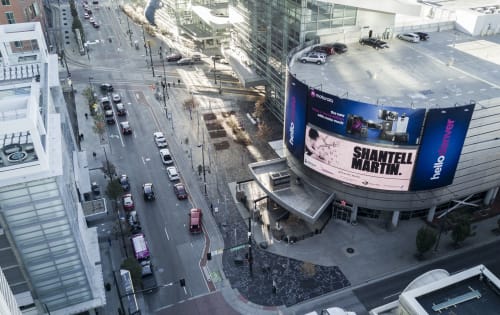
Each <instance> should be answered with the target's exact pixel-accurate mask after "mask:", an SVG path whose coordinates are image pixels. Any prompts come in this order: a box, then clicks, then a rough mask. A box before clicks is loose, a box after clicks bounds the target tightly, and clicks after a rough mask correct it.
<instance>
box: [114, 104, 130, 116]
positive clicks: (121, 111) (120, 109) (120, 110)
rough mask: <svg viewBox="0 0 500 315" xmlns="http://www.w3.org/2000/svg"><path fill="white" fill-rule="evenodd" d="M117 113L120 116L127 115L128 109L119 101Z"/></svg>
mask: <svg viewBox="0 0 500 315" xmlns="http://www.w3.org/2000/svg"><path fill="white" fill-rule="evenodd" d="M116 114H117V115H118V116H125V115H127V111H126V110H125V106H124V105H123V103H117V104H116Z"/></svg>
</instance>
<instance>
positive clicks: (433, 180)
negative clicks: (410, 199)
mask: <svg viewBox="0 0 500 315" xmlns="http://www.w3.org/2000/svg"><path fill="white" fill-rule="evenodd" d="M473 111H474V105H473V104H471V105H465V106H459V107H450V108H442V109H441V108H436V109H430V110H429V111H428V113H427V118H426V121H425V127H424V132H423V135H422V142H421V144H420V149H419V153H418V158H417V161H416V164H415V174H414V176H413V180H412V183H411V190H426V189H434V188H438V187H443V186H446V185H450V184H451V183H452V182H453V178H454V177H455V171H456V169H457V165H458V161H459V159H460V154H461V152H462V146H463V144H464V141H465V136H466V135H467V130H468V129H469V123H470V120H471V118H472V113H473Z"/></svg>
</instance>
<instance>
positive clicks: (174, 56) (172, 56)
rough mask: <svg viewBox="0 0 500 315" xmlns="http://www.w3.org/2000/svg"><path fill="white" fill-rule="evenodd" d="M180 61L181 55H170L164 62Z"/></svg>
mask: <svg viewBox="0 0 500 315" xmlns="http://www.w3.org/2000/svg"><path fill="white" fill-rule="evenodd" d="M181 59H182V55H181V54H170V55H168V56H166V57H165V60H166V61H179V60H181Z"/></svg>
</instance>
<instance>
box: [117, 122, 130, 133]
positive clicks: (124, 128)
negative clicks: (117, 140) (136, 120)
mask: <svg viewBox="0 0 500 315" xmlns="http://www.w3.org/2000/svg"><path fill="white" fill-rule="evenodd" d="M120 129H121V131H122V134H124V135H129V134H131V133H132V128H131V127H130V124H129V123H128V121H122V122H121V123H120Z"/></svg>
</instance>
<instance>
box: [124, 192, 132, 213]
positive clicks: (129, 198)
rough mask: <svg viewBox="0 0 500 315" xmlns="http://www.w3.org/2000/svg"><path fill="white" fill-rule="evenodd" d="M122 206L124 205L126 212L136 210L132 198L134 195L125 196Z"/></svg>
mask: <svg viewBox="0 0 500 315" xmlns="http://www.w3.org/2000/svg"><path fill="white" fill-rule="evenodd" d="M122 205H123V210H125V211H132V210H134V208H135V204H134V198H133V197H132V194H125V195H123V196H122Z"/></svg>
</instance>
